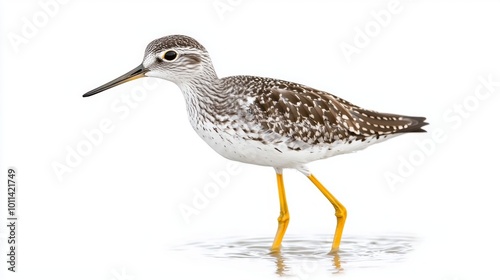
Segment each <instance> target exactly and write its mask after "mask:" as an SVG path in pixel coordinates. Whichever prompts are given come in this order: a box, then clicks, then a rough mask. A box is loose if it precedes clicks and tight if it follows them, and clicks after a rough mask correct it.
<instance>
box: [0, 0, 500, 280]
mask: <svg viewBox="0 0 500 280" xmlns="http://www.w3.org/2000/svg"><path fill="white" fill-rule="evenodd" d="M47 1H48V0H41V1H22V3H20V2H21V1H8V2H7V1H1V2H0V3H1V6H0V11H1V12H0V13H1V16H0V18H1V23H0V28H1V40H0V42H1V46H0V50H1V53H0V61H1V64H0V67H1V70H0V71H1V75H0V79H1V81H0V82H1V83H0V90H1V93H0V94H1V95H0V121H1V127H0V129H1V131H0V141H1V147H0V164H1V168H0V172H1V178H2V179H1V180H2V190H1V196H0V197H1V199H2V200H1V207H0V214H1V216H0V217H2V225H1V227H0V234H1V238H0V241H1V247H0V248H1V257H0V259H1V260H2V261H1V262H0V263H1V265H0V269H1V271H0V273H1V274H0V275H2V276H1V277H2V279H4V276H7V277H8V278H6V279H75V280H77V279H119V277H116V275H115V274H116V272H117V271H118V272H119V271H121V270H127V272H128V273H129V274H130V275H133V279H195V278H200V277H203V276H205V277H208V278H210V279H218V278H226V277H227V278H230V279H234V278H235V277H237V276H235V275H239V276H238V277H240V278H243V279H255V277H253V276H252V275H253V274H255V275H260V276H259V277H260V278H273V277H275V276H273V274H272V273H264V272H261V271H258V269H256V268H254V267H252V265H248V266H247V265H245V264H244V263H241V267H236V266H231V267H228V266H224V265H221V263H220V262H219V263H215V264H213V265H211V264H210V261H209V260H203V261H198V260H196V259H186V260H183V259H179V258H175V259H174V257H173V255H172V253H171V251H170V250H169V249H168V248H170V246H176V245H180V244H184V243H186V242H189V241H203V240H207V239H210V238H219V239H221V238H224V237H229V236H242V237H245V238H249V237H251V236H273V235H274V233H275V230H276V217H277V216H278V213H279V208H278V198H277V191H276V186H275V177H274V172H273V170H272V169H271V168H264V167H258V166H249V165H243V164H238V165H237V168H238V170H239V173H238V174H237V175H231V176H230V177H229V182H228V184H227V186H226V187H225V188H223V189H221V190H220V192H219V193H218V194H217V195H215V196H214V197H213V198H210V199H209V201H208V203H207V205H206V206H205V207H204V208H203V209H200V211H199V213H198V214H197V215H193V216H191V217H190V219H189V221H190V222H189V223H188V222H187V221H186V219H185V218H184V217H183V216H182V215H181V211H180V210H179V207H180V206H181V205H192V200H193V199H194V198H195V193H196V190H203V188H204V187H205V186H207V185H208V184H212V183H214V182H215V181H214V179H213V178H212V177H211V176H210V174H211V173H217V174H221V172H226V171H225V170H226V168H227V167H228V164H229V161H227V160H226V159H224V158H222V157H220V156H219V155H217V154H216V153H215V152H213V151H212V150H210V148H209V147H208V146H207V145H206V144H205V143H203V141H202V140H201V139H199V138H198V137H197V135H196V134H195V133H194V131H193V130H192V129H191V127H190V125H189V122H188V120H187V116H186V112H185V106H184V100H183V98H182V95H181V93H180V91H179V89H178V88H177V87H176V86H175V85H174V84H171V83H169V82H166V81H160V80H149V83H150V84H149V85H153V86H152V87H153V88H152V89H150V90H146V92H147V93H146V94H145V95H134V94H136V92H137V90H140V89H139V88H142V87H144V85H145V82H146V83H147V82H148V81H145V80H144V79H143V80H137V81H134V82H131V83H129V84H125V85H122V86H120V87H117V88H114V89H112V90H109V91H107V92H103V93H100V94H99V95H96V96H93V97H91V98H87V99H84V98H82V97H81V95H82V94H83V93H85V92H87V91H88V90H91V89H93V88H95V87H97V86H99V85H101V84H103V83H104V82H107V81H109V80H111V79H113V78H115V77H117V76H118V75H121V74H123V73H125V72H126V71H128V70H130V69H132V68H133V67H135V66H137V65H138V64H139V63H140V62H141V59H142V55H143V51H144V48H145V46H146V44H147V43H148V42H149V41H151V40H152V39H155V38H158V37H162V36H165V35H169V34H185V35H189V36H192V37H194V38H196V39H197V40H198V41H199V42H201V43H202V44H203V45H204V46H205V47H206V48H207V49H208V51H209V52H210V54H211V56H212V60H213V62H214V66H215V68H216V70H217V71H218V74H219V76H220V77H224V76H228V75H236V74H250V75H259V76H270V77H276V78H281V79H286V80H292V81H295V82H300V83H303V84H306V85H309V86H312V87H315V88H318V89H322V90H325V91H328V92H331V93H334V94H336V95H338V96H341V97H343V98H345V99H347V100H349V101H351V102H353V103H355V104H358V105H360V106H363V107H366V108H369V109H374V110H378V111H385V112H392V113H401V114H407V115H418V116H425V117H427V118H428V121H429V122H430V123H431V125H429V126H428V127H427V130H428V131H429V133H427V134H413V135H405V136H401V137H398V138H396V139H392V140H390V141H387V142H385V143H382V144H380V145H377V146H374V147H370V148H368V149H366V150H364V151H362V152H359V153H356V154H351V155H344V156H340V157H337V158H331V159H327V160H323V161H319V162H315V163H312V164H310V168H311V170H312V171H313V172H314V174H315V175H316V177H318V178H319V179H320V180H321V181H322V182H323V183H324V184H325V185H326V186H327V187H328V188H329V189H330V190H331V191H332V192H333V193H334V194H335V195H336V196H337V197H338V198H339V199H340V200H341V201H342V202H343V203H344V205H346V207H347V208H348V211H349V217H348V221H347V224H346V228H345V234H346V235H356V234H386V233H401V234H406V235H410V236H415V237H417V238H418V239H419V243H418V246H417V247H416V249H415V251H414V253H413V254H412V255H411V256H408V260H407V261H406V262H405V263H404V264H402V265H399V266H396V267H391V266H387V267H384V268H381V269H379V270H375V271H373V270H357V271H355V272H350V271H345V272H344V273H343V274H342V275H339V276H338V277H344V278H348V279H367V278H366V277H370V278H376V279H378V278H380V279H443V280H451V279H498V277H499V274H500V273H499V272H498V269H497V266H498V251H499V250H500V246H499V245H500V244H499V241H498V240H499V238H498V236H500V230H499V229H498V213H500V212H499V210H500V209H499V203H498V188H499V183H498V157H499V155H500V151H499V148H498V137H499V136H500V135H499V132H498V131H499V130H498V115H497V114H498V108H499V106H500V96H499V95H500V87H499V86H496V87H493V88H492V93H491V94H490V95H489V96H487V97H482V100H479V99H478V98H477V97H475V96H474V92H475V90H476V88H477V87H481V82H480V79H481V77H483V78H484V79H488V77H491V79H492V80H493V81H500V64H499V63H500V51H499V50H500V40H499V38H500V37H499V33H498V27H499V26H500V17H499V15H498V12H499V11H500V5H499V3H498V2H495V1H490V2H488V1H456V2H452V1H401V2H398V3H399V6H398V7H399V8H398V11H399V12H397V13H393V14H391V19H390V20H389V21H388V23H387V24H386V26H382V27H381V28H380V30H376V29H373V30H375V31H373V30H372V31H373V32H374V33H373V34H372V35H373V36H371V37H369V38H370V39H369V40H370V41H369V42H368V43H366V44H365V45H364V46H363V45H359V44H358V47H359V48H358V52H357V53H355V54H352V55H350V56H346V55H345V54H344V53H343V51H342V48H341V46H342V45H344V46H345V44H349V45H352V46H353V47H356V42H355V40H356V36H359V35H357V34H358V33H357V31H356V30H357V28H359V29H360V30H365V28H366V27H367V26H370V24H372V23H371V22H373V21H374V16H373V14H374V13H375V14H377V13H380V11H381V10H387V9H388V8H387V6H388V3H389V1H359V2H355V1H340V2H333V1H329V2H327V1H244V0H242V1H226V0H220V1H212V0H208V1H67V3H64V4H62V1H61V4H59V5H58V6H57V9H55V8H54V7H52V8H53V10H52V14H51V15H50V16H46V19H47V20H46V21H44V16H43V15H41V13H45V14H46V12H44V9H43V7H42V6H41V5H40V3H46V2H47ZM221 3H222V4H221ZM214 5H215V6H217V5H219V6H218V7H224V5H226V6H225V7H226V8H227V7H230V8H228V10H226V11H221V10H217V9H216V8H215V6H214ZM228 5H229V6H228ZM27 21H28V22H31V23H33V22H35V23H36V24H37V26H35V27H36V30H35V31H33V30H31V33H29V34H28V35H29V36H25V35H26V34H25V35H23V34H22V32H23V29H26V28H27V27H26V24H27ZM378 26H379V27H380V24H379V25H378ZM373 28H375V27H373ZM25 31H26V30H25ZM16 36H17V37H16ZM19 37H21V38H24V39H23V40H21V43H19V42H20V41H15V42H17V44H16V43H13V41H12V40H13V39H12V38H17V40H20V39H19ZM28 37H29V38H28ZM358 43H359V42H358ZM348 58H349V59H348ZM349 60H350V61H349ZM482 90H483V91H482V93H486V92H487V91H485V90H484V88H483V89H482ZM138 96H139V99H141V100H138ZM123 98H132V99H131V100H132V102H133V103H132V105H126V104H127V103H125V102H126V101H125V100H124V99H123ZM134 98H135V99H134ZM134 100H135V101H134ZM464 102H465V105H466V108H465V109H464V110H465V111H464V114H463V115H460V114H458V113H457V112H456V111H454V110H460V109H459V108H461V107H463V104H464ZM118 107H119V108H121V110H122V111H119V110H118ZM113 108H114V109H113ZM125 110H128V111H129V113H128V114H127V115H125V113H124V111H125ZM445 116H448V119H447V118H446V117H445ZM103 120H109V122H111V126H112V131H111V132H109V133H104V136H103V138H102V141H101V142H99V143H97V145H93V146H92V150H91V151H90V152H89V153H88V155H86V156H84V157H83V158H82V159H81V161H80V162H79V163H76V164H74V167H68V168H69V169H68V170H71V171H70V172H66V173H64V174H62V176H61V177H60V178H58V176H57V174H56V172H55V171H54V165H57V164H61V165H67V162H66V160H67V159H66V158H67V156H68V153H69V152H68V149H70V150H71V149H73V150H75V149H77V147H78V145H84V144H82V143H83V142H85V141H86V140H85V139H86V138H85V136H84V131H92V130H95V129H97V128H99V124H100V123H101V122H102V121H103ZM436 131H437V132H436ZM434 132H436V133H439V132H441V133H442V134H444V136H443V137H445V140H444V142H443V141H441V142H436V141H433V142H432V143H434V144H433V145H435V148H434V149H432V150H430V151H428V153H427V154H425V155H424V154H423V152H422V151H421V148H419V146H418V145H417V142H419V141H420V142H425V141H427V142H426V143H429V141H432V140H430V139H432V135H433V133H434ZM422 155H423V156H422ZM412 156H413V157H414V158H413V162H414V164H412V166H413V167H414V170H413V172H406V173H404V174H401V172H398V167H399V166H400V165H401V162H402V161H403V160H409V159H411V157H412ZM415 159H417V161H416V160H415ZM410 164H411V163H410ZM10 166H14V167H16V168H17V170H18V176H17V179H18V184H19V188H18V217H19V228H18V230H19V231H18V241H19V246H18V252H17V253H18V272H17V273H15V274H14V273H11V272H8V271H6V267H5V264H6V263H5V261H4V258H5V254H6V251H5V249H6V237H7V234H8V233H7V230H6V227H5V225H4V224H5V223H6V222H5V215H6V212H7V207H6V205H5V202H6V198H5V194H6V190H5V182H6V175H4V174H6V170H7V167H10ZM406 171H408V170H406ZM388 173H392V174H394V175H397V176H401V178H402V179H403V180H404V181H403V182H398V183H396V184H395V185H391V184H389V183H388V181H387V180H386V177H385V176H386V175H387V174H388ZM410 173H411V174H410ZM402 175H404V176H402ZM285 184H286V187H287V194H288V200H289V207H290V212H291V221H290V226H289V229H288V234H295V235H301V234H309V233H313V234H316V233H321V234H329V233H332V232H333V230H334V226H335V218H334V215H333V211H332V208H331V205H329V203H328V202H327V201H326V200H325V199H324V198H323V197H322V196H321V194H320V193H319V192H318V191H317V190H316V189H315V188H314V186H313V185H311V184H310V183H309V181H308V180H307V179H306V178H305V177H303V176H302V175H301V174H299V173H298V172H295V171H289V170H287V171H286V172H285ZM285 241H286V236H285ZM269 245H270V244H269ZM327 250H328V248H325V252H326V251H327ZM308 277H309V279H315V278H320V277H321V275H310V276H308Z"/></svg>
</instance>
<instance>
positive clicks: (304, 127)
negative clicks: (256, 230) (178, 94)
mask: <svg viewBox="0 0 500 280" xmlns="http://www.w3.org/2000/svg"><path fill="white" fill-rule="evenodd" d="M140 77H157V78H162V79H165V80H168V81H171V82H174V83H175V84H177V85H178V86H179V88H180V89H181V91H182V93H183V95H184V98H185V100H186V107H187V111H188V115H189V120H190V122H191V125H192V126H193V128H194V130H195V131H196V132H197V133H198V135H199V136H200V137H201V138H203V140H205V142H206V143H207V144H208V145H209V146H210V147H212V149H214V150H215V151H216V152H218V153H219V154H220V155H222V156H223V157H226V158H228V159H230V160H235V161H239V162H244V163H251V164H256V165H263V166H271V167H274V169H275V171H276V177H277V181H278V193H279V202H280V215H279V218H278V230H277V232H276V236H275V238H274V242H273V244H272V247H271V249H272V250H274V251H275V250H279V248H280V246H281V241H282V239H283V236H284V234H285V231H286V228H287V226H288V221H289V213H288V205H287V202H286V196H285V188H284V184H283V175H282V174H283V169H284V168H293V169H296V170H298V171H300V172H301V173H303V174H304V175H306V176H307V178H309V180H311V182H312V183H313V184H314V185H315V186H316V187H317V188H318V189H319V190H320V191H321V193H323V195H324V196H325V197H326V198H327V199H328V200H329V201H330V203H331V204H332V205H333V207H334V208H335V216H336V217H337V226H336V229H335V234H334V239H333V243H332V251H337V250H338V248H339V245H340V240H341V237H342V231H343V228H344V223H345V220H346V217H347V211H346V209H345V207H344V206H343V205H342V204H341V203H340V202H339V201H338V200H337V199H336V198H335V197H334V196H333V195H332V194H331V193H330V192H329V191H328V190H327V189H326V188H325V187H324V186H323V185H322V184H321V183H320V182H319V181H318V180H317V179H316V177H314V176H313V174H312V173H311V172H310V171H309V169H308V168H307V167H306V164H307V163H309V162H312V161H315V160H319V159H324V158H328V157H332V156H335V155H339V154H344V153H348V152H352V151H356V150H360V149H363V148H365V147H367V146H369V145H372V144H375V143H378V142H381V141H383V140H386V139H388V138H391V137H393V136H397V135H400V134H402V133H406V132H424V131H425V130H423V129H422V127H423V126H424V125H426V124H427V123H426V122H425V118H423V117H410V116H403V115H396V114H386V113H378V112H374V111H370V110H366V109H363V108H361V107H359V106H356V105H354V104H352V103H349V102H347V101H346V100H343V99H341V98H339V97H337V96H334V95H331V94H329V93H327V92H324V91H320V90H316V89H313V88H310V87H308V86H304V85H301V84H297V83H293V82H287V81H282V80H277V79H271V78H261V77H254V76H232V77H226V78H218V77H217V74H216V73H215V70H214V68H213V66H212V62H211V59H210V56H209V54H208V52H207V51H206V49H205V48H204V47H203V46H202V45H201V44H200V43H198V42H197V41H196V40H194V39H193V38H190V37H188V36H183V35H173V36H167V37H163V38H160V39H157V40H154V41H152V42H151V43H149V45H148V46H147V48H146V51H145V55H144V59H143V62H142V63H141V64H140V65H139V66H137V67H136V68H134V69H133V70H131V71H129V72H128V73H126V74H124V75H122V76H120V77H118V78H116V79H114V80H112V81H111V82H108V83H106V84H104V85H102V86H100V87H98V88H96V89H94V90H91V91H89V92H87V93H86V94H84V95H83V96H84V97H88V96H91V95H94V94H97V93H99V92H101V91H104V90H107V89H109V88H112V87H114V86H117V85H119V84H122V83H125V82H128V81H131V80H134V79H137V78H140Z"/></svg>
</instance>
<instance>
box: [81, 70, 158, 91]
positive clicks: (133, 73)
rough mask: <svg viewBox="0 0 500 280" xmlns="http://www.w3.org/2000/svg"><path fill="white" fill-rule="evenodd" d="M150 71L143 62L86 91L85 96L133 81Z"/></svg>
mask: <svg viewBox="0 0 500 280" xmlns="http://www.w3.org/2000/svg"><path fill="white" fill-rule="evenodd" d="M148 71H149V70H148V69H146V68H144V66H142V63H141V64H140V65H139V66H137V67H135V68H134V69H132V70H130V71H129V72H127V73H125V74H123V75H121V76H120V77H118V78H116V79H114V80H112V81H111V82H108V83H105V84H104V85H102V86H100V87H98V88H96V89H93V90H91V91H89V92H87V93H85V94H84V95H83V97H89V96H92V95H94V94H98V93H99V92H101V91H105V90H107V89H110V88H112V87H115V86H117V85H121V84H123V83H126V82H129V81H132V80H135V79H138V78H142V77H144V76H145V75H146V73H147V72H148Z"/></svg>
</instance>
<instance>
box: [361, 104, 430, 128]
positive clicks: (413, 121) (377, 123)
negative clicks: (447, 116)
mask: <svg viewBox="0 0 500 280" xmlns="http://www.w3.org/2000/svg"><path fill="white" fill-rule="evenodd" d="M351 114H352V115H353V116H354V117H355V118H357V120H358V122H359V124H360V126H361V130H362V131H363V132H372V133H373V132H375V133H374V134H396V133H407V132H426V130H424V129H423V128H422V127H424V126H426V125H428V123H427V122H426V118H425V117H412V116H404V115H397V114H388V113H379V112H375V111H370V110H365V109H362V108H356V109H354V110H351Z"/></svg>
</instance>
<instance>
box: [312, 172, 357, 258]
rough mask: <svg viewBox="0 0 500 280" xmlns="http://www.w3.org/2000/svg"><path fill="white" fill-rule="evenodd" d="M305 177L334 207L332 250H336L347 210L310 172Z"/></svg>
mask: <svg viewBox="0 0 500 280" xmlns="http://www.w3.org/2000/svg"><path fill="white" fill-rule="evenodd" d="M307 178H309V180H311V182H312V183H313V184H314V185H315V186H316V187H317V188H318V189H319V191H320V192H321V193H322V194H323V195H324V196H325V197H326V198H327V199H328V200H329V201H330V203H331V204H332V205H333V207H334V208H335V216H336V217H337V228H335V235H334V237H333V244H332V252H337V251H338V250H339V246H340V240H341V239H342V231H343V230H344V224H345V220H346V218H347V210H346V209H345V207H344V205H342V203H340V201H338V200H337V199H336V198H335V197H334V196H333V195H332V194H331V193H330V192H329V191H328V190H327V189H326V188H325V187H324V186H323V185H322V184H321V183H320V182H319V181H318V179H316V177H314V176H313V175H312V174H310V175H308V176H307Z"/></svg>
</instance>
